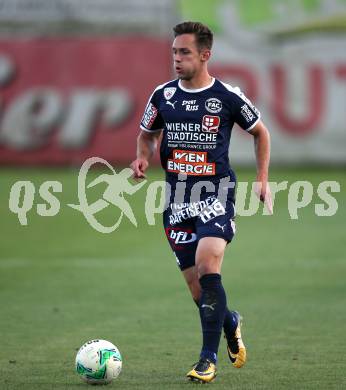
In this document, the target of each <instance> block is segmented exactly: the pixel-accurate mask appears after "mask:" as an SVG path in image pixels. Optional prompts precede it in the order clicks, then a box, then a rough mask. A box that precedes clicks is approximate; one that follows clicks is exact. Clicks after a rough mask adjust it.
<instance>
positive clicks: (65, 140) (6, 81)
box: [0, 37, 171, 164]
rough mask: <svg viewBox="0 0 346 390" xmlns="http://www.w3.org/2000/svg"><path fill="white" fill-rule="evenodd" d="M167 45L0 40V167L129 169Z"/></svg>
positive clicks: (166, 71) (162, 73) (166, 60)
mask: <svg viewBox="0 0 346 390" xmlns="http://www.w3.org/2000/svg"><path fill="white" fill-rule="evenodd" d="M167 53H169V43H168V42H167V41H165V40H162V39H161V40H156V39H151V38H138V37H132V38H109V39H108V38H105V39H103V38H94V39H87V38H73V39H41V38H36V39H15V40H10V39H8V40H1V41H0V91H1V92H0V94H1V95H0V96H1V106H0V110H1V119H0V163H1V164H74V163H76V164H77V163H80V162H82V161H84V160H85V159H86V158H88V157H90V156H99V157H102V158H105V159H107V160H109V161H113V162H123V163H128V162H129V161H130V160H131V158H133V157H134V156H135V149H136V137H137V134H138V132H139V122H140V120H141V116H142V113H143V110H144V108H145V105H146V102H147V99H148V97H149V95H150V93H151V91H152V90H153V88H154V87H155V86H156V85H157V84H159V83H162V82H164V81H166V80H168V79H169V77H170V69H171V66H170V64H171V60H170V57H169V55H168V54H167Z"/></svg>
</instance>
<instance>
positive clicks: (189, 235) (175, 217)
mask: <svg viewBox="0 0 346 390" xmlns="http://www.w3.org/2000/svg"><path fill="white" fill-rule="evenodd" d="M219 183H220V181H217V182H216V183H214V184H215V188H216V189H215V192H214V193H211V192H206V191H202V192H201V194H200V196H199V197H198V199H191V196H190V194H191V186H190V188H189V189H188V190H189V191H187V195H188V196H185V197H184V199H183V200H184V202H179V203H176V202H174V200H173V199H174V196H173V195H174V191H173V193H172V195H171V197H170V203H169V205H168V207H167V208H166V209H165V211H164V213H163V225H164V229H165V233H166V237H167V239H168V242H169V244H170V246H171V249H172V250H173V252H174V254H175V257H176V260H177V264H178V266H179V268H180V270H181V271H184V270H185V269H187V268H190V267H193V266H194V265H195V254H196V249H197V245H198V241H199V240H200V239H201V238H203V237H220V238H223V239H224V240H226V241H227V243H229V242H230V241H231V240H232V239H233V237H234V234H235V230H236V228H235V222H234V218H235V214H236V212H235V205H234V204H235V198H234V193H235V189H234V187H233V188H229V189H227V193H222V194H220V192H219V191H218V188H219ZM233 185H234V186H235V182H233Z"/></svg>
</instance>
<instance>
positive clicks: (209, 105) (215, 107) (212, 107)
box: [205, 98, 222, 114]
mask: <svg viewBox="0 0 346 390" xmlns="http://www.w3.org/2000/svg"><path fill="white" fill-rule="evenodd" d="M205 109H206V110H207V111H208V112H211V113H212V114H217V113H218V112H220V111H221V110H222V102H221V100H219V99H216V98H209V99H208V100H206V101H205Z"/></svg>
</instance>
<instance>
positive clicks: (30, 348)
mask: <svg viewBox="0 0 346 390" xmlns="http://www.w3.org/2000/svg"><path fill="white" fill-rule="evenodd" d="M158 177H160V173H159V172H158V171H155V170H153V171H152V172H151V174H150V179H156V178H158ZM238 179H239V180H240V181H245V180H252V179H253V176H252V172H251V171H249V170H238ZM272 179H273V180H278V181H281V180H288V181H289V183H292V182H294V181H296V180H310V181H311V182H312V183H313V184H314V185H316V184H318V183H319V182H320V181H323V180H337V181H339V182H340V183H341V193H339V194H335V197H336V198H337V200H338V203H339V209H338V212H337V214H336V215H335V216H333V217H317V216H316V215H315V214H314V208H313V203H312V204H311V205H310V206H308V207H306V208H305V209H304V210H302V211H301V212H300V213H299V217H300V218H299V219H298V220H291V219H290V218H289V214H288V211H287V191H286V192H282V193H280V194H279V195H278V197H277V201H276V205H275V215H274V216H272V217H268V216H261V215H259V214H258V215H256V216H253V217H239V218H238V219H237V229H238V230H237V236H236V239H235V240H234V241H233V243H232V244H231V245H230V247H229V248H228V250H227V253H226V258H225V261H224V268H223V280H224V286H225V288H226V291H227V293H228V298H229V306H231V307H233V308H237V309H238V310H239V311H240V312H241V313H242V315H243V316H244V327H243V335H244V340H245V342H246V344H247V347H248V363H247V365H246V366H245V367H244V368H243V369H241V370H236V369H234V368H233V367H230V365H229V363H228V360H227V357H226V353H225V344H224V340H222V342H221V346H220V353H219V364H218V368H219V376H218V378H217V379H216V381H215V383H214V384H212V385H211V386H212V387H213V388H215V389H256V390H257V389H273V390H279V389H314V390H315V389H323V390H325V389H328V390H331V389H343V388H346V376H345V367H346V358H345V354H346V348H345V345H346V344H345V329H346V326H345V324H346V310H345V308H346V279H345V275H346V254H345V249H346V229H345V228H346V227H345V221H346V202H345V188H346V175H345V172H344V171H343V170H341V169H340V170H334V171H332V170H304V171H301V170H279V169H277V170H274V171H273V173H272ZM17 180H31V181H33V182H34V183H35V184H36V185H39V184H41V183H42V182H43V181H45V180H59V181H61V182H62V183H63V192H62V193H61V194H58V197H59V199H60V202H61V210H60V212H59V214H58V215H56V216H55V217H40V216H38V215H37V213H36V211H35V209H33V210H31V211H30V212H29V213H28V226H20V224H19V222H18V219H17V216H16V215H15V214H13V213H11V212H10V211H9V207H8V197H9V192H10V188H11V186H12V185H13V184H14V183H15V182H16V181H17ZM0 188H1V193H0V201H1V203H0V215H1V236H0V308H1V313H0V334H1V345H0V373H1V382H0V389H2V390H5V389H11V390H12V389H25V390H27V389H35V390H39V389H42V390H47V389H82V388H87V385H86V384H83V383H82V382H81V381H80V379H79V378H78V376H77V375H76V374H75V372H74V358H75V354H76V350H77V349H78V348H79V347H80V346H81V345H82V343H84V342H85V341H87V340H89V339H92V338H104V339H108V340H110V341H112V342H113V343H115V344H116V345H117V346H118V347H119V349H120V351H121V353H122V355H123V359H124V364H123V372H122V374H121V375H120V377H119V379H118V380H117V381H115V382H114V383H113V384H112V385H110V386H109V387H110V388H117V389H188V388H190V387H191V386H195V385H193V384H190V383H187V382H186V380H185V378H184V375H185V373H186V371H187V370H188V369H189V367H190V365H191V364H192V363H194V362H195V361H196V360H197V359H198V353H199V348H200V330H199V329H200V325H199V318H198V315H197V310H196V308H195V306H194V304H193V303H192V301H191V299H190V297H189V294H188V292H187V289H186V288H185V286H184V283H183V280H182V278H181V275H180V273H179V271H178V269H177V267H176V264H175V260H174V257H173V255H172V254H171V252H170V250H169V247H168V244H167V242H166V239H165V237H164V235H163V232H162V228H161V221H160V215H158V216H157V223H156V225H155V226H148V225H147V223H146V220H145V214H144V195H145V191H139V193H138V194H136V195H135V196H133V198H132V202H131V204H132V205H133V208H134V211H135V215H136V217H137V220H138V228H135V227H134V226H133V225H131V224H130V223H128V222H127V221H123V223H122V224H121V226H120V227H119V229H118V230H116V231H115V232H114V233H112V234H109V235H106V234H101V233H98V232H96V231H95V230H93V229H92V228H91V227H90V226H89V225H88V224H87V222H86V221H85V219H84V217H83V216H82V215H81V214H80V213H78V212H77V211H76V210H73V209H71V208H69V207H67V206H66V204H67V203H76V202H77V193H76V188H77V169H69V170H62V169H61V170H60V169H52V170H48V169H47V170H42V169H2V171H1V175H0ZM37 190H38V187H37ZM94 196H95V197H96V196H97V194H94ZM35 201H36V203H37V202H41V201H40V199H39V197H38V196H37V197H36V198H35ZM314 202H316V198H314ZM317 202H319V203H321V202H320V201H317ZM116 213H117V211H116V210H115V208H113V207H108V208H107V209H106V210H105V211H104V212H102V215H101V218H103V220H104V221H107V222H109V223H110V224H111V223H112V218H116V217H117V215H116Z"/></svg>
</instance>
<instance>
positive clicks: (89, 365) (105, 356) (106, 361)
mask: <svg viewBox="0 0 346 390" xmlns="http://www.w3.org/2000/svg"><path fill="white" fill-rule="evenodd" d="M121 367H122V358H121V355H120V352H119V350H118V348H117V347H116V346H115V345H113V344H112V343H110V342H109V341H106V340H91V341H88V342H87V343H85V344H84V345H82V346H81V348H80V349H79V351H78V352H77V356H76V371H77V373H78V374H79V375H80V377H81V378H82V380H83V381H85V382H87V383H90V384H93V385H106V384H108V383H111V382H112V380H113V379H115V378H117V377H118V376H119V374H120V372H121Z"/></svg>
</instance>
